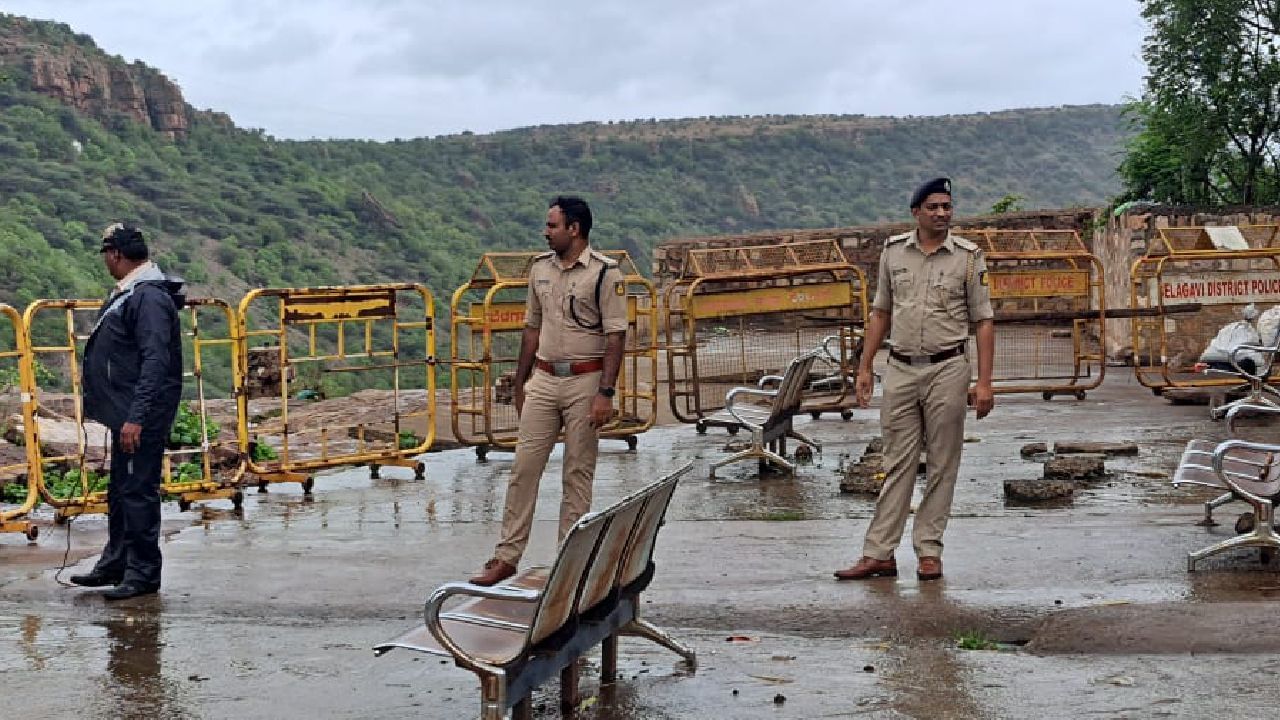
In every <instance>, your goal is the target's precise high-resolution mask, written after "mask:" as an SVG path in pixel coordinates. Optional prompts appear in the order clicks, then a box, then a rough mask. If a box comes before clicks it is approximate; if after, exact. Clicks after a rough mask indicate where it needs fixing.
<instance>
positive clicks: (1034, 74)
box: [9, 0, 1145, 138]
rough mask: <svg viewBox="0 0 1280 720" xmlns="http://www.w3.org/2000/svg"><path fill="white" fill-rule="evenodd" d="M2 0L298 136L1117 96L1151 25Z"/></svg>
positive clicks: (501, 2) (1083, 9)
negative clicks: (51, 19)
mask: <svg viewBox="0 0 1280 720" xmlns="http://www.w3.org/2000/svg"><path fill="white" fill-rule="evenodd" d="M9 4H10V5H16V6H17V7H15V8H12V9H11V11H13V12H19V13H22V12H24V9H25V10H26V11H27V12H31V13H33V14H36V15H40V14H42V13H41V12H36V11H34V10H31V9H30V8H33V7H37V6H38V7H39V9H40V10H42V11H45V12H43V14H45V15H48V14H53V15H55V16H58V19H60V20H63V21H65V22H69V23H71V24H72V25H73V26H75V27H76V29H77V30H79V31H81V32H88V33H90V34H92V35H94V36H95V38H97V39H98V40H99V41H100V42H101V43H102V44H103V45H104V46H107V47H108V48H109V49H110V50H111V51H113V52H121V53H122V54H125V55H126V56H127V57H138V58H141V59H143V60H144V61H146V62H148V63H149V64H152V65H155V66H157V67H159V68H160V69H161V70H163V71H165V72H166V73H167V74H169V75H170V76H171V77H173V78H174V79H175V80H177V81H178V83H179V84H180V85H181V86H182V87H183V88H184V90H185V91H186V92H187V94H188V97H189V99H191V100H192V102H193V103H195V104H197V105H201V106H212V107H215V108H216V109H219V110H224V111H227V112H229V113H231V115H232V117H233V118H235V119H236V121H237V122H239V123H241V124H243V125H248V126H253V127H264V128H265V129H266V130H267V131H268V132H271V133H272V134H276V135H279V136H287V137H312V136H319V137H328V136H346V137H376V138H390V137H411V136H415V135H435V134H439V133H445V132H457V131H460V130H463V129H470V130H475V131H487V130H494V129H501V128H508V127H518V126H524V125H533V124H541V123H555V122H574V121H582V120H593V119H594V120H607V119H631V118H638V117H672V116H690V115H695V116H697V115H708V114H711V115H731V114H758V113H812V112H837V113H864V114H916V115H920V114H944V113H956V112H972V111H977V110H999V109H1004V108H1008V107H1025V106H1030V105H1046V104H1063V103H1084V102H1118V101H1120V100H1122V99H1123V98H1124V96H1125V95H1131V94H1135V93H1137V92H1139V91H1140V89H1141V75H1142V67H1141V64H1140V62H1139V61H1138V58H1137V54H1138V51H1139V48H1140V45H1141V40H1142V36H1143V34H1144V32H1145V29H1144V27H1143V25H1142V21H1141V19H1140V18H1139V16H1138V9H1139V8H1138V4H1137V3H1133V2H1127V1H1117V0H1080V1H1079V2H1076V3H1062V2H1058V1H1056V0H1024V1H1023V2H1020V3H1005V2H996V1H995V0H985V1H984V0H972V1H971V2H969V3H956V2H954V1H953V0H951V1H947V2H943V1H942V0H913V2H910V3H902V2H898V1H896V0H894V1H891V0H860V1H855V2H851V1H848V0H808V1H805V0H799V1H797V0H792V1H791V2H782V1H780V0H702V1H700V2H687V0H650V1H647V2H641V1H639V0H598V1H597V2H588V1H587V0H563V1H561V2H537V1H534V0H486V1H467V0H424V1H422V2H415V1H412V0H363V1H361V2H358V1H357V0H316V1H314V2H303V0H279V1H277V2H271V3H261V2H251V1H250V0H221V1H219V0H208V1H207V2H202V3H188V4H186V5H181V6H179V5H177V4H174V3H168V2H160V1H159V0H134V1H132V2H127V1H126V0H99V1H98V2H91V1H90V0H62V1H61V2H58V1H54V2H48V1H47V0H46V2H36V0H11V2H10V3H9ZM23 6H26V7H25V8H24V7H23ZM125 17H128V20H127V21H126V20H125V19H124V18H125Z"/></svg>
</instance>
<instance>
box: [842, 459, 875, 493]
mask: <svg viewBox="0 0 1280 720" xmlns="http://www.w3.org/2000/svg"><path fill="white" fill-rule="evenodd" d="M883 487H884V466H883V456H881V455H880V454H879V453H872V454H864V455H863V456H862V459H861V460H859V461H858V462H856V463H853V464H850V465H848V466H846V467H845V469H844V476H843V477H842V478H841V479H840V492H842V493H855V494H859V495H879V494H880V489H881V488H883Z"/></svg>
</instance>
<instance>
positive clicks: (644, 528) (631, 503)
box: [374, 464, 697, 720]
mask: <svg viewBox="0 0 1280 720" xmlns="http://www.w3.org/2000/svg"><path fill="white" fill-rule="evenodd" d="M690 467H692V464H689V465H685V466H684V467H682V468H681V469H679V470H677V471H676V472H675V473H672V474H671V475H668V476H667V477H664V478H663V479H661V480H659V481H658V482H655V483H653V484H652V485H649V486H648V487H646V488H644V489H643V490H640V491H639V492H637V493H635V494H633V495H631V496H629V497H627V498H625V499H623V500H621V501H620V502H618V503H617V504H615V505H613V506H612V507H609V508H607V509H605V510H602V511H600V512H598V513H590V514H588V515H586V516H584V517H583V518H582V519H581V520H579V521H578V522H577V524H575V525H574V527H573V528H572V529H571V530H570V531H569V534H568V535H567V536H566V537H565V539H564V542H562V543H561V544H560V550H559V553H558V554H557V556H556V559H555V562H553V563H552V564H551V566H550V567H539V568H530V569H528V570H525V571H523V572H521V573H519V574H518V575H516V576H515V577H514V578H512V579H511V580H510V581H508V582H506V583H503V584H501V585H497V586H494V587H481V586H478V585H472V584H470V583H464V582H455V583H448V584H446V585H443V586H441V587H440V588H439V589H437V590H436V591H435V592H434V593H432V594H431V596H430V597H429V598H428V599H427V602H426V606H425V608H424V610H423V615H424V624H423V625H421V626H419V627H417V628H414V629H413V630H410V631H409V632H407V633H405V634H404V635H402V636H400V637H398V638H396V639H395V640H392V641H390V642H385V643H382V644H380V645H377V646H375V647H374V652H375V653H376V654H377V655H382V654H385V653H386V652H388V651H390V650H393V649H395V648H403V649H406V650H413V651H417V652H423V653H428V654H432V655H441V656H444V657H451V658H453V660H454V662H455V663H456V664H457V665H458V666H459V667H463V668H466V669H467V670H470V671H472V672H474V673H475V674H476V675H477V676H479V678H480V696H481V699H480V708H481V710H480V717H481V719H482V720H500V719H503V718H506V717H507V716H508V715H507V714H508V712H509V711H510V712H512V713H513V716H514V717H515V718H517V720H519V719H522V718H529V717H531V713H532V703H531V699H530V698H531V694H532V692H533V690H534V689H535V688H536V687H538V686H539V685H542V684H543V683H545V682H547V681H548V680H550V679H552V678H553V677H555V675H556V674H559V675H560V681H561V692H560V695H561V697H560V699H561V705H562V707H564V708H566V709H568V708H572V707H574V706H576V705H577V704H578V690H577V687H578V686H577V681H578V675H577V660H578V658H580V657H582V656H583V655H585V654H586V653H587V652H589V651H590V650H591V649H592V648H594V647H595V646H596V645H601V646H602V660H601V682H602V683H612V682H614V680H615V679H616V675H617V650H618V638H619V636H636V637H643V638H646V639H649V640H652V641H654V642H656V643H658V644H659V645H662V646H663V647H666V648H668V649H670V650H672V651H673V652H675V653H676V654H678V655H680V656H681V657H682V658H684V660H685V662H686V663H687V664H688V666H689V667H690V668H691V669H692V668H694V667H696V664H697V658H696V655H695V654H694V652H693V651H692V650H690V649H689V648H687V647H685V646H684V645H682V644H681V643H679V642H678V641H676V640H675V639H673V638H671V637H670V636H668V635H667V634H666V633H665V632H664V631H662V630H661V629H660V628H657V627H655V626H654V625H652V624H650V623H648V622H646V621H645V620H644V619H643V618H641V617H640V594H641V593H642V592H643V591H644V590H645V588H646V587H648V584H649V582H650V580H651V579H652V578H653V574H654V569H655V566H654V564H653V551H654V547H655V545H656V540H657V536H658V530H659V529H660V528H661V526H662V523H663V518H664V517H665V515H666V512H667V507H668V506H669V504H670V502H671V496H672V494H673V493H674V492H675V487H676V483H677V481H678V480H679V478H680V477H681V476H682V475H684V474H685V473H686V472H688V471H689V468H690ZM455 598H465V600H463V602H461V603H460V604H457V605H455V606H453V607H452V608H451V609H449V610H447V611H446V610H445V604H446V602H449V601H450V600H453V599H455Z"/></svg>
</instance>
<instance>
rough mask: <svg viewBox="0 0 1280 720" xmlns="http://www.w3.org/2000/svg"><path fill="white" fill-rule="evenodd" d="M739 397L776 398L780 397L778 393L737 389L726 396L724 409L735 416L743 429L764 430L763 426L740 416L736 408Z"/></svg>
mask: <svg viewBox="0 0 1280 720" xmlns="http://www.w3.org/2000/svg"><path fill="white" fill-rule="evenodd" d="M739 395H755V396H757V397H765V398H775V397H777V396H778V391H777V390H759V389H757V388H749V387H736V388H734V389H732V390H730V391H729V393H728V394H727V395H725V396H724V409H725V410H727V411H728V412H729V414H730V415H732V416H733V419H734V420H737V421H738V422H739V423H740V424H741V425H742V426H743V427H746V428H748V429H750V430H763V429H764V426H763V425H757V424H756V423H753V422H751V421H750V420H746V419H744V418H743V417H742V416H741V415H739V414H738V411H737V409H736V408H734V402H735V401H736V400H737V399H738V396H739Z"/></svg>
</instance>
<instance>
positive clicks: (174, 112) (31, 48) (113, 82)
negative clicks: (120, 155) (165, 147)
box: [0, 15, 193, 139]
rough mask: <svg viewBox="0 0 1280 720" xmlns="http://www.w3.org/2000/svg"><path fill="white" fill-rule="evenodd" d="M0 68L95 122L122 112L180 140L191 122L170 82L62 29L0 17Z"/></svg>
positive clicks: (137, 63)
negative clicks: (93, 119)
mask: <svg viewBox="0 0 1280 720" xmlns="http://www.w3.org/2000/svg"><path fill="white" fill-rule="evenodd" d="M0 67H2V68H3V69H4V70H5V71H6V73H7V74H11V75H12V76H13V77H15V78H19V79H21V80H25V84H26V85H27V87H28V88H29V89H31V90H33V91H35V92H38V93H41V94H44V95H48V96H50V97H53V98H56V99H58V100H60V101H62V102H64V103H66V104H68V105H70V106H72V107H74V108H76V109H78V110H80V111H82V112H84V113H86V114H88V115H91V116H93V117H96V118H98V119H100V120H106V119H108V118H109V117H110V116H112V115H115V114H123V115H125V116H127V117H129V118H131V119H133V120H134V121H136V122H140V123H145V124H147V125H149V126H150V127H152V128H153V129H155V130H156V131H157V132H160V133H163V134H165V135H167V136H169V137H170V138H174V139H181V138H183V137H186V134H187V129H188V128H189V127H190V124H191V115H192V112H193V111H192V109H191V107H190V106H188V105H187V103H186V101H184V100H183V98H182V91H181V90H180V89H179V88H178V86H177V85H175V84H174V83H173V81H171V80H169V79H168V78H167V77H165V76H164V75H162V74H160V73H159V72H157V71H155V70H153V69H151V68H149V67H147V66H145V65H143V64H142V63H139V62H135V63H133V64H132V65H129V64H126V63H125V62H124V61H123V60H121V59H120V58H118V57H111V56H109V55H107V54H106V53H104V52H103V51H102V50H100V49H99V48H98V47H97V46H96V45H94V44H93V41H92V40H91V39H89V38H88V37H87V36H85V35H78V34H76V33H73V32H72V31H71V29H70V28H69V27H67V26H66V25H62V24H59V23H51V22H44V21H36V20H27V19H26V18H19V17H14V16H4V15H0Z"/></svg>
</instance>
